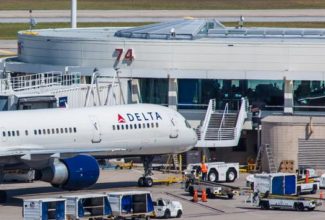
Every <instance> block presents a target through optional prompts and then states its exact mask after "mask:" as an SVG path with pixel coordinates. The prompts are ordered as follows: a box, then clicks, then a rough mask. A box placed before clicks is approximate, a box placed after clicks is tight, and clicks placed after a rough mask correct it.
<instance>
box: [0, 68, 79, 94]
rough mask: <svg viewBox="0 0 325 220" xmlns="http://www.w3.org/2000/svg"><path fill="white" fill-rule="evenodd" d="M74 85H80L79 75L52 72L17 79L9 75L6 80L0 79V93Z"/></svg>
mask: <svg viewBox="0 0 325 220" xmlns="http://www.w3.org/2000/svg"><path fill="white" fill-rule="evenodd" d="M76 84H78V85H79V84H80V73H70V74H63V73H62V72H58V71H53V72H45V73H39V74H30V75H24V76H17V77H10V74H9V75H8V77H7V78H4V79H0V85H1V87H0V92H1V93H7V92H23V91H31V90H38V89H42V88H50V87H60V86H71V85H76Z"/></svg>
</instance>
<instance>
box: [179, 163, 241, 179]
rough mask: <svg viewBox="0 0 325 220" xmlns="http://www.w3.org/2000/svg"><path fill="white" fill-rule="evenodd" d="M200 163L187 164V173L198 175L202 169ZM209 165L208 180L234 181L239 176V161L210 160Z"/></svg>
mask: <svg viewBox="0 0 325 220" xmlns="http://www.w3.org/2000/svg"><path fill="white" fill-rule="evenodd" d="M200 165H201V164H200V163H192V164H189V165H187V168H186V170H185V175H186V174H190V173H192V171H194V175H198V174H199V173H200V171H201V166H200ZM206 165H207V166H208V180H209V181H211V182H234V181H235V180H236V179H237V178H238V177H239V163H225V162H210V163H206Z"/></svg>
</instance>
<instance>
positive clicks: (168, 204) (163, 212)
mask: <svg viewBox="0 0 325 220" xmlns="http://www.w3.org/2000/svg"><path fill="white" fill-rule="evenodd" d="M153 206H154V209H155V214H154V216H155V217H157V218H170V217H176V218H180V217H181V216H182V214H183V206H182V204H181V203H180V202H179V201H170V200H169V199H162V198H160V199H157V201H154V202H153Z"/></svg>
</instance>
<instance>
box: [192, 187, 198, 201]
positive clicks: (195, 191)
mask: <svg viewBox="0 0 325 220" xmlns="http://www.w3.org/2000/svg"><path fill="white" fill-rule="evenodd" d="M198 201H199V198H198V194H197V189H195V190H194V194H193V199H192V202H198Z"/></svg>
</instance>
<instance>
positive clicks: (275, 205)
mask: <svg viewBox="0 0 325 220" xmlns="http://www.w3.org/2000/svg"><path fill="white" fill-rule="evenodd" d="M251 202H252V204H254V205H255V206H258V207H260V208H261V209H291V210H296V211H304V210H308V211H313V210H314V209H315V208H316V207H317V206H320V205H322V203H321V202H320V201H318V200H317V199H315V198H307V197H301V196H281V195H271V194H269V193H265V194H259V193H254V194H252V201H251Z"/></svg>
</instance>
